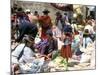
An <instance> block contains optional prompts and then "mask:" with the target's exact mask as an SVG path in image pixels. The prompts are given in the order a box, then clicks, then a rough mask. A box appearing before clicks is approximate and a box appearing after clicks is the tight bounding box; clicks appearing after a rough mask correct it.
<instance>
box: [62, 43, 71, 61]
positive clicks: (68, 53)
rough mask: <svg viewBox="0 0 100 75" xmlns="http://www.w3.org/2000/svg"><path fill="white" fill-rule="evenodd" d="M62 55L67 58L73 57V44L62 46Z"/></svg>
mask: <svg viewBox="0 0 100 75" xmlns="http://www.w3.org/2000/svg"><path fill="white" fill-rule="evenodd" d="M61 56H62V57H63V58H66V59H68V58H71V57H72V51H71V44H69V45H66V46H62V48H61Z"/></svg>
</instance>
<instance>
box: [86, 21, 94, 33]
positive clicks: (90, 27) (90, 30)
mask: <svg viewBox="0 0 100 75" xmlns="http://www.w3.org/2000/svg"><path fill="white" fill-rule="evenodd" d="M87 29H88V31H89V34H93V33H94V30H93V26H92V22H91V20H88V21H87V25H86V26H85V28H84V31H85V30H87Z"/></svg>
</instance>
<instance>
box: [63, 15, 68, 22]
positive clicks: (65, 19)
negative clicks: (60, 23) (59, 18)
mask: <svg viewBox="0 0 100 75" xmlns="http://www.w3.org/2000/svg"><path fill="white" fill-rule="evenodd" d="M63 19H64V21H65V23H69V19H68V15H67V13H64V17H63Z"/></svg>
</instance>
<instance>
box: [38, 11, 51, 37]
mask: <svg viewBox="0 0 100 75" xmlns="http://www.w3.org/2000/svg"><path fill="white" fill-rule="evenodd" d="M49 13H50V11H49V10H47V9H45V10H44V11H43V15H42V16H40V17H39V18H38V20H39V23H40V26H41V39H47V36H46V32H47V30H49V29H51V27H52V22H51V18H50V16H49V15H48V14H49Z"/></svg>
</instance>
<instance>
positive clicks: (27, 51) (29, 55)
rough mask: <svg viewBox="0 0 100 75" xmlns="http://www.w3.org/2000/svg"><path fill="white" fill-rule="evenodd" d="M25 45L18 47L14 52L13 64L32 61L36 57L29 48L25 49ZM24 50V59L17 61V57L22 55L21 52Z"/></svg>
mask: <svg viewBox="0 0 100 75" xmlns="http://www.w3.org/2000/svg"><path fill="white" fill-rule="evenodd" d="M24 46H25V44H20V45H19V46H17V47H16V49H15V50H14V51H13V52H12V63H19V62H23V60H24V61H25V62H28V61H26V60H27V59H32V57H33V56H34V55H35V54H34V52H33V51H32V50H31V48H29V47H25V48H24ZM23 48H24V53H23V55H22V57H21V58H20V60H19V61H18V60H17V57H18V56H19V55H20V53H21V51H22V50H23Z"/></svg>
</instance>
